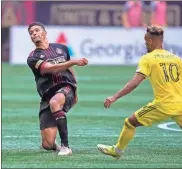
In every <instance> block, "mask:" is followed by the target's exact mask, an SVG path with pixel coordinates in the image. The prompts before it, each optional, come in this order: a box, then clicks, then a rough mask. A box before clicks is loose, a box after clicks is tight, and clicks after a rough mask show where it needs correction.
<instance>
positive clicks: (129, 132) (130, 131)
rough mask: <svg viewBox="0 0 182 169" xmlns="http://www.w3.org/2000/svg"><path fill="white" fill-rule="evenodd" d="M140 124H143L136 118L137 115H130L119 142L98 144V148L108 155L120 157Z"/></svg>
mask: <svg viewBox="0 0 182 169" xmlns="http://www.w3.org/2000/svg"><path fill="white" fill-rule="evenodd" d="M138 126H141V124H140V123H139V122H138V121H137V120H136V118H135V116H132V117H130V121H129V119H128V118H126V119H125V124H124V127H123V129H122V131H121V133H120V136H119V139H118V142H117V144H116V145H114V146H108V145H103V144H98V145H97V148H98V149H99V150H100V151H101V152H102V153H104V154H106V155H110V156H113V157H115V158H120V157H121V155H122V154H123V153H124V150H125V149H126V147H127V145H128V144H129V142H130V141H131V140H132V139H133V137H134V134H135V128H136V127H138Z"/></svg>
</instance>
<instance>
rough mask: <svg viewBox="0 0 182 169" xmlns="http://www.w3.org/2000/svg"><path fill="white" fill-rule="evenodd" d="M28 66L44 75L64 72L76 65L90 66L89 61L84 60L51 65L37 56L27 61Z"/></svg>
mask: <svg viewBox="0 0 182 169" xmlns="http://www.w3.org/2000/svg"><path fill="white" fill-rule="evenodd" d="M27 64H28V65H29V67H30V68H31V69H33V70H38V71H39V72H40V73H41V74H44V73H54V72H62V71H65V70H66V69H68V68H70V67H71V66H74V65H78V66H85V65H87V64H88V61H87V59H85V58H82V59H74V60H69V61H67V62H65V63H59V64H51V63H49V62H47V61H44V60H42V59H40V58H39V57H38V56H36V57H29V58H28V59H27Z"/></svg>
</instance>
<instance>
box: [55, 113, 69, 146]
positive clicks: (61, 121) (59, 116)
mask: <svg viewBox="0 0 182 169" xmlns="http://www.w3.org/2000/svg"><path fill="white" fill-rule="evenodd" d="M53 116H54V118H55V119H56V122H57V128H58V131H59V136H60V138H61V145H64V146H66V147H68V128H67V118H66V115H65V113H64V112H63V111H62V110H59V111H56V112H54V113H53Z"/></svg>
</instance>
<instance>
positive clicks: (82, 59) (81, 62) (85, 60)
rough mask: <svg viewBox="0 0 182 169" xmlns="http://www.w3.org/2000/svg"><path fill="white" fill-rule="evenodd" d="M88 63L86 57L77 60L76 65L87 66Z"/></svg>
mask: <svg viewBox="0 0 182 169" xmlns="http://www.w3.org/2000/svg"><path fill="white" fill-rule="evenodd" d="M87 64H88V60H87V59H86V58H81V59H77V60H75V65H77V66H85V65H87Z"/></svg>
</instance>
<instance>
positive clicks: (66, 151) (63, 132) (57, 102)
mask: <svg viewBox="0 0 182 169" xmlns="http://www.w3.org/2000/svg"><path fill="white" fill-rule="evenodd" d="M64 103H65V95H64V94H62V93H57V94H56V95H55V96H53V98H52V99H51V100H50V102H49V105H50V108H51V111H52V113H53V117H54V118H55V120H56V123H57V128H58V131H59V135H60V138H61V150H60V151H59V153H58V155H61V156H67V155H71V154H72V150H71V149H70V148H69V145H68V128H67V118H66V115H65V112H64V111H63V110H62V108H63V105H64Z"/></svg>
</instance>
